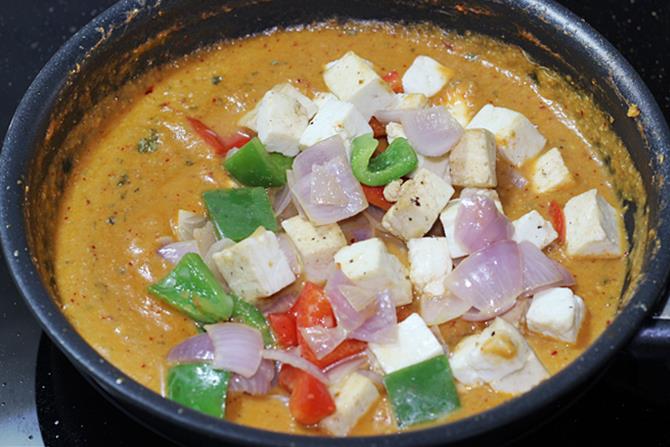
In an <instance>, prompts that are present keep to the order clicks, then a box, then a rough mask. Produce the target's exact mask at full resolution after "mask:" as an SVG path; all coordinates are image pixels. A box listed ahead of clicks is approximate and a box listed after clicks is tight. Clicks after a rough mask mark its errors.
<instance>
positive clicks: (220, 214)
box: [202, 187, 278, 242]
mask: <svg viewBox="0 0 670 447" xmlns="http://www.w3.org/2000/svg"><path fill="white" fill-rule="evenodd" d="M202 197H203V200H204V202H205V206H206V207H207V212H208V213H209V217H210V219H211V220H212V221H213V222H214V228H215V229H216V232H217V233H218V235H219V237H220V238H224V237H227V238H228V239H232V240H234V241H235V242H239V241H241V240H242V239H244V238H246V237H247V236H249V235H250V234H251V233H253V232H254V231H256V229H257V228H258V227H260V226H263V227H265V229H267V230H269V231H277V228H278V226H277V220H276V219H275V215H274V212H273V211H272V205H271V204H270V198H269V197H268V193H267V192H266V191H265V189H263V188H261V187H256V188H234V189H216V190H213V191H206V192H204V193H203V195H202Z"/></svg>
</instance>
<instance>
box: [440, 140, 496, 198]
mask: <svg viewBox="0 0 670 447" xmlns="http://www.w3.org/2000/svg"><path fill="white" fill-rule="evenodd" d="M449 169H450V170H451V179H452V182H453V184H454V185H457V186H469V187H475V188H495V187H496V185H497V184H498V181H497V178H496V140H495V136H494V135H493V134H492V133H491V132H489V131H488V130H486V129H466V130H465V132H464V133H463V136H462V137H461V139H460V141H459V142H458V144H456V146H454V148H453V149H452V150H451V152H450V153H449Z"/></svg>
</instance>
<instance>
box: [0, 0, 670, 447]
mask: <svg viewBox="0 0 670 447" xmlns="http://www.w3.org/2000/svg"><path fill="white" fill-rule="evenodd" d="M112 3H113V1H111V0H68V1H65V0H58V1H53V2H49V3H47V2H45V1H43V0H23V1H20V2H8V1H3V2H2V5H1V6H2V12H1V13H0V129H1V130H0V132H2V133H0V136H4V130H5V129H6V128H7V126H8V124H9V121H10V119H11V116H12V114H13V112H14V109H15V108H16V105H17V104H18V101H19V100H20V98H21V96H22V95H23V93H24V91H25V90H26V88H27V87H28V85H29V83H30V81H31V80H32V79H33V77H34V76H35V75H36V73H37V72H38V71H39V69H40V68H41V67H42V66H43V65H44V63H46V61H47V60H48V58H49V57H50V56H51V55H52V54H53V53H54V52H55V51H56V50H57V49H58V47H59V46H60V45H61V44H62V43H63V42H64V41H65V40H66V39H67V38H69V37H70V36H71V35H72V34H73V33H74V32H75V31H77V30H78V29H79V28H80V27H81V26H83V25H84V24H85V23H86V22H88V21H89V20H91V19H92V18H93V17H94V16H95V15H97V14H99V13H100V12H102V11H103V10H104V8H106V7H108V6H110V5H111V4H112ZM561 3H563V4H564V5H566V6H567V7H569V8H570V9H572V10H573V11H574V12H576V13H577V14H578V15H580V16H582V17H584V18H585V19H586V20H587V22H589V23H590V24H591V25H592V26H594V27H595V28H596V29H598V30H599V31H600V32H601V33H602V34H604V35H605V37H606V38H607V39H609V40H610V41H611V42H613V43H614V44H615V46H616V47H617V48H618V49H619V50H620V51H621V52H622V53H623V54H624V56H626V58H627V59H628V60H629V61H630V62H631V63H632V64H633V66H634V67H635V68H636V69H637V70H638V72H639V73H640V74H641V75H642V77H643V78H644V80H645V82H646V83H647V85H648V86H649V87H650V89H651V90H652V92H653V93H654V95H655V97H656V99H657V100H658V102H659V103H660V104H661V107H662V108H663V109H664V112H665V114H666V118H668V119H670V81H669V79H668V76H670V73H669V72H668V71H669V68H670V64H669V63H668V56H669V55H670V1H668V0H611V1H607V0H602V1H595V0H591V1H584V0H582V1H580V0H562V1H561ZM530 431H531V427H529V432H530ZM624 442H626V443H628V442H635V443H636V444H637V445H640V446H670V355H669V356H668V358H666V359H665V360H661V361H642V360H639V359H634V358H633V357H631V356H630V355H629V354H627V353H625V352H624V353H621V354H619V355H618V357H617V358H616V359H615V361H614V362H613V364H612V366H611V367H610V368H609V369H608V370H607V372H606V373H605V374H604V375H603V376H602V378H601V379H600V380H599V381H597V382H596V383H594V384H593V385H592V387H591V388H590V389H589V390H588V391H586V392H585V394H584V396H583V397H582V398H581V399H580V400H579V401H578V402H577V403H576V404H574V405H573V406H572V407H570V408H569V409H568V410H567V411H564V412H563V413H562V414H561V415H560V416H558V417H556V418H555V419H554V420H552V421H551V422H548V423H547V424H546V425H544V426H542V427H540V428H538V429H536V430H534V431H532V433H529V434H528V435H527V436H525V437H524V438H523V439H521V440H519V441H517V442H516V443H515V444H514V445H516V446H531V445H533V446H534V445H538V444H541V445H544V446H547V445H549V446H553V445H561V446H567V445H585V444H589V445H598V446H600V445H617V446H618V445H621V444H623V443H624ZM154 443H156V444H154ZM10 445H11V446H13V445H35V446H41V445H48V446H88V445H95V446H104V445H114V446H135V445H163V446H166V447H168V446H170V445H172V444H171V443H170V442H169V441H167V440H165V439H163V438H161V437H160V436H159V435H157V434H155V433H153V432H151V431H150V430H148V429H147V428H145V427H143V426H142V425H140V424H138V423H137V422H135V421H133V420H132V419H130V418H129V417H128V416H126V415H125V414H123V413H122V412H120V411H119V410H118V409H117V408H116V407H114V406H113V405H112V404H110V403H109V402H108V401H107V400H106V399H105V398H103V397H102V396H101V395H100V394H99V393H98V391H97V390H96V389H95V388H94V387H93V386H92V385H91V384H90V383H89V382H88V381H87V380H86V379H84V378H83V377H82V376H81V375H80V374H79V373H78V372H77V370H76V369H75V368H74V367H73V366H72V365H71V364H70V363H69V361H68V360H67V359H66V358H65V357H64V356H63V354H62V353H61V352H60V351H59V350H58V349H57V348H56V347H55V346H54V345H53V344H52V343H51V342H50V341H49V340H48V338H47V337H46V336H44V335H43V334H42V333H41V331H40V329H39V327H38V325H37V323H36V322H35V321H34V320H33V319H32V316H31V315H30V313H29V312H28V310H27V309H26V307H25V306H24V304H23V302H22V300H21V298H20V297H19V296H18V292H16V290H15V289H14V286H13V285H12V282H11V279H10V278H9V274H8V273H7V269H6V268H5V266H4V263H3V262H2V261H0V446H10Z"/></svg>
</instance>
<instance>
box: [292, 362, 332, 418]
mask: <svg viewBox="0 0 670 447" xmlns="http://www.w3.org/2000/svg"><path fill="white" fill-rule="evenodd" d="M296 371H297V373H296V375H295V378H294V380H293V391H292V392H291V398H290V399H289V404H288V407H289V410H290V411H291V414H292V415H293V417H294V418H295V420H296V421H298V422H299V423H301V424H305V425H312V424H317V423H318V422H320V421H321V420H322V419H323V418H325V417H326V416H329V415H331V414H333V413H334V412H335V401H334V400H333V397H332V396H331V395H330V392H329V391H328V387H326V385H324V384H323V383H321V382H320V381H319V380H318V379H317V378H316V377H314V376H312V375H311V374H308V373H306V372H304V371H302V370H296Z"/></svg>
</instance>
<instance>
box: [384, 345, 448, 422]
mask: <svg viewBox="0 0 670 447" xmlns="http://www.w3.org/2000/svg"><path fill="white" fill-rule="evenodd" d="M384 385H385V386H386V390H387V391H388V395H389V400H390V401H391V405H392V406H393V411H394V414H395V417H396V420H397V423H398V426H399V427H408V426H410V425H414V424H418V423H421V422H427V421H433V420H435V419H438V418H440V417H442V416H444V415H446V414H448V413H451V412H452V411H454V410H455V409H457V408H459V407H460V402H459V400H458V394H457V393H456V387H455V385H454V379H453V376H452V374H451V368H449V361H448V360H447V357H446V356H444V355H438V356H437V357H433V358H432V359H429V360H425V361H423V362H421V363H417V364H415V365H412V366H408V367H407V368H403V369H401V370H398V371H395V372H393V373H391V374H388V375H386V376H385V377H384Z"/></svg>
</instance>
